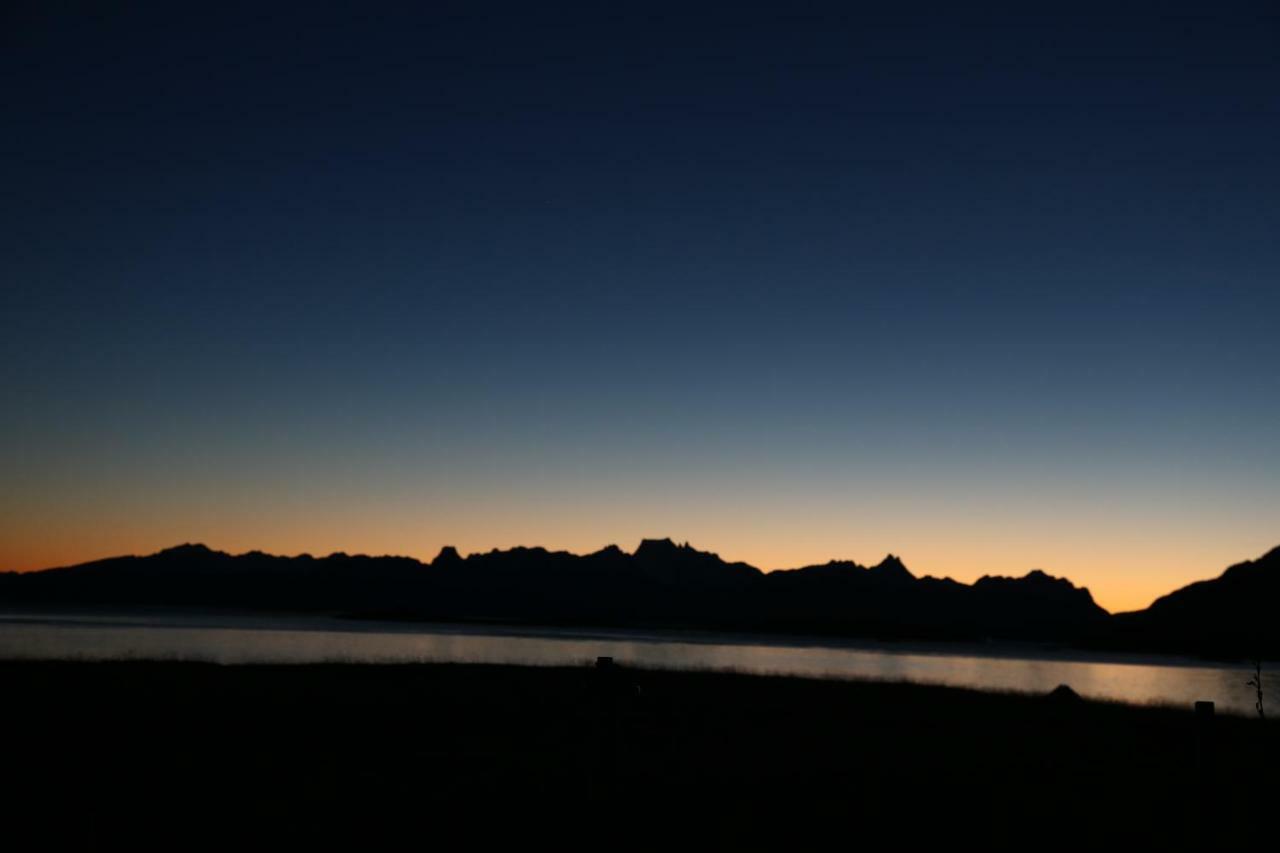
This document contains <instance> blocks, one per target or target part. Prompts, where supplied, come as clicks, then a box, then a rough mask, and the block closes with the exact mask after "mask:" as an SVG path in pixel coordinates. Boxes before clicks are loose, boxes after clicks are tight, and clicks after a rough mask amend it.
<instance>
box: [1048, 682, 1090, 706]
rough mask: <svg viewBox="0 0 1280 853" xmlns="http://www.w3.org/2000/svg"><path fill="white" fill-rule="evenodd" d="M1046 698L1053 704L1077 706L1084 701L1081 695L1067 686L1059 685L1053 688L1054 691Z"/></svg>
mask: <svg viewBox="0 0 1280 853" xmlns="http://www.w3.org/2000/svg"><path fill="white" fill-rule="evenodd" d="M1045 698H1046V699H1048V700H1049V701H1051V702H1057V703H1060V704H1075V703H1077V702H1081V701H1083V700H1082V699H1081V698H1080V694H1079V693H1077V692H1075V691H1074V690H1072V689H1071V688H1070V687H1068V686H1067V685H1065V684H1059V685H1058V686H1057V687H1055V688H1053V690H1051V691H1049V693H1048V694H1046V696H1045Z"/></svg>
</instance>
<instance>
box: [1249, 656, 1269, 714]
mask: <svg viewBox="0 0 1280 853" xmlns="http://www.w3.org/2000/svg"><path fill="white" fill-rule="evenodd" d="M1245 685H1246V686H1248V687H1252V688H1253V689H1254V690H1255V691H1257V694H1258V698H1257V701H1255V702H1254V703H1253V707H1255V708H1257V709H1258V716H1259V717H1261V718H1262V719H1264V720H1265V719H1266V718H1267V712H1266V711H1265V710H1264V709H1263V707H1262V661H1261V660H1255V661H1254V662H1253V678H1250V679H1249V680H1248V681H1246V682H1245Z"/></svg>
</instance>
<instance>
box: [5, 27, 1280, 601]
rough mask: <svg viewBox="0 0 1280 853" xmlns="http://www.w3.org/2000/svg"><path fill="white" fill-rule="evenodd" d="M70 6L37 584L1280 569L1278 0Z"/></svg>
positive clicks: (26, 42)
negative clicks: (667, 570) (633, 568)
mask: <svg viewBox="0 0 1280 853" xmlns="http://www.w3.org/2000/svg"><path fill="white" fill-rule="evenodd" d="M50 5H52V4H43V3H32V4H21V3H20V4H17V6H16V7H15V6H14V5H13V4H6V6H5V11H4V12H3V13H2V14H3V16H4V19H3V20H2V21H0V85H2V86H3V91H4V92H5V97H4V104H3V107H0V115H2V116H3V120H2V123H0V127H2V129H3V132H2V133H0V180H2V181H3V193H2V194H0V225H2V226H3V227H2V228H0V288H2V290H0V318H2V319H3V326H2V329H3V335H2V336H0V568H12V569H32V568H40V567H46V566H49V565H56V564H66V563H71V562H77V561H82V560H87V559H93V558H97V557H102V556H107V555H113V554H118V553H127V552H149V551H153V550H157V549H159V548H162V547H166V546H169V545H173V544H176V543H179V542H184V541H204V542H207V543H208V544H209V545H211V546H214V547H219V548H223V549H227V550H233V551H241V550H248V549H252V548H259V549H263V550H267V551H274V552H281V553H298V552H303V551H307V552H312V553H327V552H329V551H333V550H345V551H349V552H369V553H403V554H410V555H414V556H418V557H422V558H430V557H431V556H433V555H434V554H435V552H436V551H437V550H438V549H439V547H440V546H441V545H443V544H446V543H450V544H454V545H456V546H458V547H459V548H460V549H461V550H463V551H464V552H466V551H477V550H488V549H489V548H492V547H508V546H511V545H516V544H543V545H546V546H548V547H554V548H568V549H571V550H594V549H596V548H599V547H601V546H603V545H605V544H608V543H611V542H616V543H618V544H620V545H622V546H624V547H627V548H630V547H634V545H635V544H636V542H637V541H638V540H639V539H640V538H641V537H644V536H671V537H674V538H676V539H679V540H686V539H687V540H689V541H690V542H692V543H693V544H694V545H696V546H698V547H701V548H704V549H707V550H715V551H717V552H719V553H721V554H722V555H724V556H725V557H727V558H730V559H744V560H747V561H750V562H752V563H754V564H756V565H759V566H761V567H762V568H777V567H783V566H796V565H802V564H805V563H811V562H820V561H825V560H827V559H828V558H832V557H840V558H850V559H856V560H859V561H861V562H874V561H877V560H879V559H880V557H882V556H883V554H884V553H885V552H889V551H892V552H894V553H897V554H900V555H901V556H902V557H903V559H904V560H905V562H906V563H907V565H908V566H910V567H911V568H912V569H913V570H915V571H916V572H917V573H928V574H935V575H951V576H954V577H956V578H958V579H961V580H972V579H974V578H976V577H978V576H979V575H982V574H984V573H998V574H1023V573H1024V572H1026V571H1027V570H1029V569H1031V568H1036V567H1038V568H1043V569H1044V570H1046V571H1049V572H1051V573H1053V574H1058V575H1066V576H1068V577H1070V578H1072V579H1073V580H1075V581H1076V582H1077V583H1082V584H1085V585H1087V586H1089V587H1090V589H1091V590H1092V591H1093V592H1094V595H1095V597H1096V598H1097V599H1098V601H1099V603H1101V604H1102V605H1103V606H1105V607H1108V608H1110V609H1131V608H1136V607H1141V606H1145V605H1146V604H1147V603H1149V602H1150V600H1151V599H1152V598H1154V597H1155V596H1157V595H1159V594H1162V593H1164V592H1167V591H1169V590H1170V589H1172V588H1174V587H1176V586H1179V585H1181V584H1183V583H1186V582H1188V581H1190V580H1193V579H1197V578H1201V577H1206V576H1210V575H1215V574H1217V573H1218V572H1219V571H1220V570H1221V569H1222V568H1224V567H1225V566H1226V565H1227V564H1229V563H1232V562H1236V561H1239V560H1242V559H1246V558H1251V557H1254V556H1257V555H1259V554H1261V553H1262V552H1264V551H1265V550H1267V549H1268V548H1270V547H1272V546H1274V545H1276V544H1280V443H1278V442H1277V440H1276V439H1277V436H1278V435H1280V343H1278V341H1280V335H1277V334H1276V332H1275V327H1276V325H1277V320H1278V319H1280V238H1277V235H1280V50H1277V47H1276V46H1277V45H1278V44H1280V21H1278V19H1277V15H1278V14H1280V11H1277V10H1276V7H1275V4H1274V3H1270V2H1259V3H1256V4H1239V5H1237V6H1230V5H1224V4H1220V3H1213V4H1207V3H1206V4H1198V5H1197V8H1198V9H1199V12H1198V13H1194V14H1190V13H1187V14H1184V13H1182V12H1179V11H1177V10H1176V9H1175V8H1173V7H1170V6H1169V5H1168V4H1156V5H1147V6H1145V7H1139V6H1132V7H1127V8H1126V7H1124V6H1123V4H1114V3H1112V4H1108V5H1107V6H1105V7H1099V10H1091V9H1089V8H1087V7H1086V6H1082V5H1081V4H1078V3H1074V4H1070V5H1065V4H1064V5H1063V6H1061V7H1059V9H1058V10H1053V9H1051V8H1050V7H1049V6H1047V5H1045V4H1017V6H1012V7H1009V8H1001V7H997V6H986V7H983V6H982V4H967V3H966V4H955V3H946V4H933V5H928V4H924V5H912V4H902V5H899V4H884V6H885V8H883V9H880V10H879V11H876V12H874V13H869V12H868V11H867V10H866V9H864V8H862V7H863V5H864V4H836V5H832V6H822V5H820V4H814V5H810V4H802V3H801V4H797V3H787V4H778V5H777V7H775V11H774V12H772V13H764V12H756V11H745V10H743V9H742V8H740V7H739V6H737V5H728V6H723V7H715V8H714V9H713V8H712V7H702V8H703V9H704V10H705V11H703V12H701V13H698V14H690V13H689V11H688V10H687V8H685V7H684V5H683V4H682V5H678V6H670V7H664V6H661V5H660V4H654V3H643V4H635V5H634V6H631V7H628V8H629V11H628V10H627V9H620V8H619V7H616V6H615V5H614V4H601V3H595V4H590V5H589V6H584V7H580V8H574V7H569V6H559V5H555V6H554V7H548V6H546V5H544V4H520V5H518V6H516V7H514V8H510V9H509V8H504V7H503V6H501V5H493V4H460V5H458V6H456V7H453V6H450V5H449V4H445V3H427V4H418V5H419V6H420V8H418V9H416V10H413V11H405V10H403V9H400V8H395V7H388V8H375V5H376V4H367V3H359V4H356V3H352V4H323V3H306V4H301V5H299V6H297V7H295V8H289V7H288V5H287V4H247V5H237V4H234V3H217V4H207V5H206V6H205V7H202V8H201V9H200V10H198V11H197V10H195V9H194V8H193V7H191V6H190V5H189V4H172V3H158V4H146V3H130V4H121V5H127V6H128V8H127V9H123V10H111V9H107V8H102V7H101V4H94V5H91V6H90V5H87V4H86V7H85V8H83V9H81V8H79V7H77V6H76V4H58V10H57V11H49V10H47V9H43V8H42V7H47V6H50ZM267 5H271V6H272V7H273V9H274V11H264V9H262V8H259V7H260V6H267ZM890 7H891V8H890ZM469 9H470V10H471V11H468V10H469ZM481 9H482V10H483V14H481V13H479V12H478V11H476V10H481ZM1102 9H1105V11H1102ZM778 10H780V11H778Z"/></svg>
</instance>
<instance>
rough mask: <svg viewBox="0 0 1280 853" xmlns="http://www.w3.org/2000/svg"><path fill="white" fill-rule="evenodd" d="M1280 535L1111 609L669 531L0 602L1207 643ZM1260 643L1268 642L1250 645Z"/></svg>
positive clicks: (1271, 576)
mask: <svg viewBox="0 0 1280 853" xmlns="http://www.w3.org/2000/svg"><path fill="white" fill-rule="evenodd" d="M1278 585H1280V549H1276V550H1275V551H1272V552H1271V553H1269V554H1267V555H1266V556H1264V557H1262V558H1260V559H1259V560H1256V561H1253V562H1248V563H1241V564H1240V565H1237V566H1232V567H1231V568H1230V569H1228V570H1227V571H1226V572H1225V573H1224V574H1223V575H1222V577H1220V578H1218V579H1216V580H1212V581H1203V582H1201V583H1198V584H1192V585H1191V586H1189V587H1186V588H1184V589H1181V590H1178V591H1177V592H1174V593H1171V594H1170V595H1167V596H1165V597H1164V598H1162V599H1160V600H1159V601H1157V602H1155V604H1153V605H1152V606H1151V608H1149V609H1148V610H1145V611H1141V612H1139V613H1126V614H1120V615H1118V616H1111V615H1110V614H1108V613H1107V612H1106V611H1105V610H1103V609H1102V608H1101V607H1099V606H1098V605H1097V604H1096V603H1095V602H1094V600H1093V597H1092V595H1090V593H1089V591H1088V590H1087V589H1085V588H1083V587H1077V586H1075V585H1074V584H1072V583H1071V582H1070V581H1068V580H1066V579H1063V578H1055V577H1052V576H1050V575H1047V574H1045V573H1044V572H1042V571H1039V570H1037V571H1032V572H1030V573H1029V574H1027V575H1025V576H1023V577H1019V578H1009V577H983V578H981V579H979V580H978V581H976V582H974V583H972V584H964V583H959V582H957V581H954V580H951V579H946V578H942V579H940V578H933V577H916V576H915V575H914V574H912V573H911V571H910V570H909V569H907V567H906V566H905V565H903V563H902V561H901V560H899V559H898V558H897V557H895V556H893V555H892V554H890V555H889V556H887V557H885V559H884V560H882V561H881V562H880V563H878V564H876V565H874V566H870V567H867V566H862V565H859V564H858V563H853V562H848V561H832V562H828V563H824V564H822V565H814V566H806V567H803V568H799V569H790V570H782V571H775V572H769V573H765V572H762V571H760V570H759V569H757V568H755V567H753V566H750V565H747V564H746V563H730V562H726V561H725V560H722V559H721V558H720V557H719V556H718V555H716V554H713V553H709V552H705V551H699V550H697V549H695V548H693V547H691V546H689V545H688V544H684V545H677V544H676V543H674V542H672V541H671V540H670V539H646V540H644V541H643V542H641V543H640V545H639V547H638V548H637V549H636V550H635V552H634V553H627V552H625V551H623V550H621V549H620V548H618V547H616V546H609V547H607V548H604V549H602V550H600V551H596V552H595V553H591V554H584V555H576V554H571V553H568V552H565V551H548V550H546V549H545V548H513V549H511V550H508V551H498V550H494V551H489V552H487V553H480V554H471V555H469V556H466V557H464V556H462V555H460V554H459V553H458V552H457V551H456V550H455V549H453V548H449V547H446V548H444V549H442V550H441V552H440V553H439V555H437V556H436V558H435V559H434V560H432V561H431V562H430V563H423V562H420V561H418V560H414V559H410V558H407V557H368V556H361V555H355V556H353V555H348V554H343V553H336V554H331V555H329V556H327V557H311V556H309V555H303V556H299V557H277V556H272V555H269V554H264V553H261V552H257V551H254V552H250V553H247V554H240V555H231V554H226V553H223V552H221V551H214V550H211V549H209V548H207V547H205V546H203V545H181V546H178V547H176V548H169V549H167V550H164V551H160V552H159V553H156V554H152V555H150V556H145V557H116V558H112V559H107V560H99V561H95V562H91V563H84V564H81V565H77V566H71V567H67V568H60V569H49V570H46V571H42V572H31V573H25V574H19V573H12V572H10V573H4V574H0V604H4V605H9V606H15V605H16V606H21V605H46V606H47V605H85V606H138V605H160V606H197V607H217V608H230V609H238V610H273V611H280V610H284V611H301V612H323V613H338V614H343V615H348V616H357V617H367V618H399V619H431V620H440V621H464V622H504V623H517V624H519V623H524V624H531V623H537V624H548V625H596V626H616V627H668V628H697V629H708V630H734V631H753V632H780V633H789V634H811V635H829V636H844V637H875V638H886V639H888V638H918V639H965V640H981V639H988V638H990V639H1003V640H1036V641H1053V642H1060V643H1070V644H1080V645H1091V646H1120V647H1125V648H1143V649H1152V650H1168V651H1181V652H1197V653H1212V654H1224V653H1225V654H1241V655H1248V654H1253V653H1254V651H1253V650H1254V649H1256V648H1261V649H1272V650H1275V649H1277V647H1278V645H1277V643H1276V633H1277V629H1276V628H1275V627H1273V623H1274V622H1275V621H1276V620H1270V621H1268V620H1267V619H1266V618H1264V617H1265V616H1266V615H1267V614H1266V611H1267V609H1268V603H1269V602H1275V601H1277V597H1276V593H1277V591H1278ZM1259 653H1262V654H1273V653H1274V651H1272V652H1267V651H1261V652H1259Z"/></svg>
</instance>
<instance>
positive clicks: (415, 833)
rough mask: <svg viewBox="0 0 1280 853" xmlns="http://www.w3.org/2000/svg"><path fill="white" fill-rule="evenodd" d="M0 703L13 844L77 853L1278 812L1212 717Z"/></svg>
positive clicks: (1275, 736) (344, 681)
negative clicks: (119, 847) (88, 852)
mask: <svg viewBox="0 0 1280 853" xmlns="http://www.w3.org/2000/svg"><path fill="white" fill-rule="evenodd" d="M0 684H2V685H3V711H2V714H3V729H2V730H3V736H4V739H5V742H4V752H3V756H4V759H3V760H4V773H3V778H4V786H5V790H4V792H3V794H4V797H3V800H2V802H3V806H2V808H3V809H4V814H3V818H4V828H5V830H6V833H7V837H8V838H10V839H17V838H28V839H29V838H36V839H41V840H43V841H44V842H46V843H47V844H50V845H56V846H64V844H65V843H67V842H70V843H74V844H76V846H77V847H79V848H81V849H83V847H84V846H86V845H91V844H92V843H96V844H99V845H101V846H107V845H108V844H111V843H112V842H119V841H124V842H125V843H126V844H128V845H129V846H130V847H133V848H137V847H155V848H167V849H184V848H188V847H192V846H219V845H222V844H226V845H229V846H231V847H234V848H236V849H241V848H249V849H257V848H259V847H261V846H265V845H267V844H271V843H283V844H287V845H288V846H289V847H290V848H293V847H299V846H316V845H322V846H334V845H351V846H350V849H371V848H394V849H425V848H430V847H432V846H437V845H438V844H443V843H444V839H445V838H450V839H455V840H456V839H457V835H456V833H457V832H459V831H461V832H463V833H465V836H464V838H465V840H466V841H468V842H470V843H472V844H481V843H483V842H485V841H486V840H490V839H494V840H496V839H498V838H510V837H511V836H512V835H513V834H514V835H517V836H523V837H524V838H525V839H527V840H529V841H530V843H532V842H533V841H534V840H535V839H537V840H541V841H546V842H550V843H551V844H567V843H570V842H573V843H580V842H583V841H586V842H587V843H589V844H593V845H594V846H599V847H601V848H609V847H617V846H633V845H635V844H650V843H654V842H657V843H662V844H665V843H667V842H675V841H684V840H689V839H694V838H698V839H708V840H710V841H712V842H714V843H716V844H717V845H720V844H741V843H748V844H752V845H753V846H754V844H756V843H759V842H763V841H766V840H770V839H777V840H780V841H785V842H791V843H797V844H800V843H804V842H809V843H810V844H814V845H816V844H821V846H824V847H831V848H833V849H834V848H838V849H851V848H853V847H856V846H858V845H859V844H860V843H861V842H864V841H868V842H869V841H870V840H871V839H872V838H873V837H879V838H881V839H882V840H888V841H890V842H892V843H893V845H894V846H897V845H899V844H901V845H903V846H911V845H913V844H914V843H915V842H917V841H920V840H922V839H927V838H936V837H943V838H947V839H949V840H950V841H951V842H952V843H960V842H962V841H965V840H977V841H980V842H981V841H988V842H1010V843H1013V844H1017V845H1019V846H1043V845H1047V844H1049V843H1051V842H1058V841H1062V840H1064V839H1067V838H1076V839H1085V840H1096V841H1098V842H1112V843H1114V842H1117V841H1125V840H1132V841H1134V842H1141V843H1149V842H1152V841H1160V840H1171V841H1172V840H1187V839H1195V838H1196V837H1197V836H1201V837H1202V838H1203V840H1204V841H1205V842H1207V843H1212V844H1215V846H1216V844H1217V843H1218V842H1227V841H1229V840H1237V839H1239V840H1243V841H1249V840H1250V839H1252V840H1253V841H1254V842H1255V843H1258V844H1261V845H1262V846H1264V847H1265V846H1267V845H1268V844H1270V843H1271V842H1272V841H1274V834H1273V832H1274V831H1273V829H1272V828H1271V827H1272V821H1271V818H1270V814H1271V813H1272V810H1273V809H1274V808H1275V807H1276V806H1277V805H1278V804H1280V800H1278V799H1277V792H1276V788H1275V787H1274V785H1273V782H1274V780H1275V779H1276V777H1277V770H1278V769H1280V748H1278V746H1280V731H1278V730H1280V726H1276V725H1274V724H1264V723H1261V722H1260V721H1258V720H1255V719H1242V718H1232V717H1225V716H1219V717H1218V718H1217V719H1215V720H1214V721H1213V723H1212V726H1211V727H1209V729H1207V730H1203V732H1204V734H1203V738H1204V739H1207V740H1206V741H1205V742H1204V743H1203V745H1202V744H1201V741H1202V736H1201V735H1200V734H1198V732H1200V731H1202V729H1201V723H1200V722H1199V721H1198V720H1197V719H1196V717H1195V715H1194V714H1193V713H1191V712H1190V710H1189V709H1188V710H1186V711H1183V710H1170V709H1154V708H1132V707H1125V706H1119V705H1110V704H1100V703H1091V702H1079V701H1071V700H1069V699H1067V700H1061V701H1059V700H1054V699H1046V698H1040V697H1027V696H1010V695H994V694H987V693H979V692H974V691H966V690H957V689H949V688H932V687H920V686H911V685H904V684H875V683H851V682H835V681H812V680H801V679H793V678H762V677H755V676H740V675H729V674H723V675H722V674H703V673H674V672H655V671H630V670H620V671H616V672H615V673H614V674H613V675H609V674H608V673H603V674H602V673H600V672H597V671H596V670H594V669H592V668H589V667H584V668H581V669H541V668H538V669H534V668H520V667H497V666H464V665H432V666H367V665H350V666H341V665H323V666H321V665H313V666H232V667H221V666H213V665H204V664H177V663H119V664H82V663H61V664H53V663H0ZM611 721H612V722H611ZM611 756H612V758H611ZM886 832H887V833H888V835H887V836H885V835H884V834H883V833H886ZM832 833H834V835H833V834H832ZM873 834H874V835H873ZM453 843H455V842H454V841H451V842H450V846H451V847H452V846H453ZM112 846H114V845H112ZM806 846H809V845H807V844H806ZM12 849H20V848H18V847H14V848H12ZM24 849H25V848H24Z"/></svg>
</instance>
